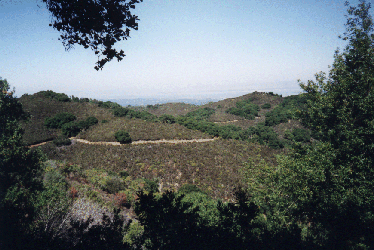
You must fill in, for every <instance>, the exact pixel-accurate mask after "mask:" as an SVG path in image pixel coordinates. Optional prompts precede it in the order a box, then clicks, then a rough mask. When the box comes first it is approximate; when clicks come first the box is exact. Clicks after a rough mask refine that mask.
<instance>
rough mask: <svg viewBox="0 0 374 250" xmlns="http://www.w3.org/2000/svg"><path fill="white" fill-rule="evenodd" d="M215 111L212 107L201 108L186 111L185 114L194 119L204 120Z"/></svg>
mask: <svg viewBox="0 0 374 250" xmlns="http://www.w3.org/2000/svg"><path fill="white" fill-rule="evenodd" d="M215 112H216V111H215V110H214V109H212V108H201V109H198V110H195V111H191V112H188V113H187V114H186V117H187V118H193V119H195V120H198V121H199V120H206V119H208V118H209V117H210V116H211V115H212V114H214V113H215Z"/></svg>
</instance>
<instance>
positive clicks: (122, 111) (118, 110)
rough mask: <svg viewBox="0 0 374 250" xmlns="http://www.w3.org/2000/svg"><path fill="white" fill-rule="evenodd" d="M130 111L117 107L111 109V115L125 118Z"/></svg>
mask: <svg viewBox="0 0 374 250" xmlns="http://www.w3.org/2000/svg"><path fill="white" fill-rule="evenodd" d="M129 111H130V110H129V109H128V108H124V107H118V108H114V109H113V115H114V116H117V117H125V116H126V115H127V113H128V112H129Z"/></svg>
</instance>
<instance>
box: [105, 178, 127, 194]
mask: <svg viewBox="0 0 374 250" xmlns="http://www.w3.org/2000/svg"><path fill="white" fill-rule="evenodd" d="M124 189H125V183H123V181H122V180H121V179H120V178H118V177H111V178H110V179H108V180H107V181H106V183H105V186H104V190H105V191H107V192H108V193H110V194H115V193H118V192H119V191H121V190H124Z"/></svg>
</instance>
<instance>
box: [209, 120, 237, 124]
mask: <svg viewBox="0 0 374 250" xmlns="http://www.w3.org/2000/svg"><path fill="white" fill-rule="evenodd" d="M238 121H239V120H233V121H227V122H214V123H221V124H226V123H232V122H238Z"/></svg>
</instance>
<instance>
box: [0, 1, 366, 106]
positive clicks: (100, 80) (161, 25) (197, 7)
mask: <svg viewBox="0 0 374 250" xmlns="http://www.w3.org/2000/svg"><path fill="white" fill-rule="evenodd" d="M344 2H345V0H326V1H320V0H231V1H223V0H188V1H187V0H179V1H164V0H152V1H144V2H142V3H140V4H137V5H136V9H135V10H134V14H136V15H138V16H139V19H140V21H139V29H138V30H137V31H134V30H132V31H131V32H130V36H131V38H130V39H129V40H127V41H121V42H120V43H119V44H118V46H117V48H118V49H123V50H124V51H125V54H126V57H125V58H124V59H123V60H122V61H121V62H117V61H115V60H114V61H112V62H109V63H107V64H106V65H105V67H104V69H103V70H102V71H96V70H95V69H94V66H95V63H96V61H97V57H96V56H95V55H94V53H93V52H92V51H91V50H85V49H84V48H82V47H81V46H76V47H75V48H74V49H72V50H71V51H69V52H66V51H65V48H64V47H63V45H62V43H61V41H58V38H59V35H60V33H59V32H57V31H56V30H53V29H52V28H51V27H49V23H50V15H49V12H48V11H47V10H46V8H45V4H44V3H43V2H42V1H41V0H33V1H29V0H17V1H14V0H8V1H7V0H4V1H0V23H1V26H0V27H1V28H0V36H1V39H0V55H1V56H0V76H1V77H3V78H6V79H7V80H8V81H9V83H10V84H11V86H12V87H15V88H16V94H17V95H18V96H21V95H22V94H25V93H28V94H33V93H35V92H38V91H42V90H53V91H55V92H58V93H66V94H67V95H69V96H71V95H74V96H78V97H88V98H95V99H118V98H150V97H156V98H159V97H163V98H189V96H194V97H199V98H200V97H203V98H229V97H235V96H239V95H244V94H247V93H250V92H254V91H260V92H264V91H266V92H269V91H272V92H274V93H278V94H282V95H290V94H297V93H299V92H300V91H301V90H300V88H299V86H298V83H297V79H301V81H303V82H306V81H307V80H313V79H314V74H315V73H318V72H320V71H324V72H328V71H329V68H328V66H329V65H331V64H332V63H333V61H334V58H333V56H334V52H335V50H336V49H337V48H338V47H340V48H344V45H345V44H346V42H344V41H342V40H340V39H338V36H339V35H342V34H343V33H344V32H345V27H344V24H345V23H346V20H347V19H346V17H345V15H346V14H347V11H346V10H347V7H346V6H344ZM358 2H359V1H358V0H352V1H350V3H351V4H352V5H357V4H358ZM372 12H373V11H372V10H371V13H372Z"/></svg>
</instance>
